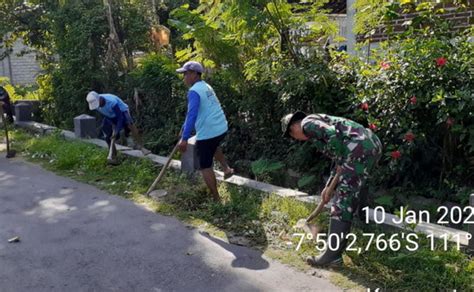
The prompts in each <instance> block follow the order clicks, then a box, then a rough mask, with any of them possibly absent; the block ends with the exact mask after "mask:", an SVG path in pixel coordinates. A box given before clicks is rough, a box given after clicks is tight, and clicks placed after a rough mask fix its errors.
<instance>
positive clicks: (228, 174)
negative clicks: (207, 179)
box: [224, 168, 234, 180]
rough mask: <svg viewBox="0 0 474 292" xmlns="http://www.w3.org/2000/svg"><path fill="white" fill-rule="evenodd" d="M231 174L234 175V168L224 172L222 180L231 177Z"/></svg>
mask: <svg viewBox="0 0 474 292" xmlns="http://www.w3.org/2000/svg"><path fill="white" fill-rule="evenodd" d="M233 175H234V170H233V169H232V168H231V171H229V172H228V173H225V172H224V180H226V179H228V178H230V177H232V176H233Z"/></svg>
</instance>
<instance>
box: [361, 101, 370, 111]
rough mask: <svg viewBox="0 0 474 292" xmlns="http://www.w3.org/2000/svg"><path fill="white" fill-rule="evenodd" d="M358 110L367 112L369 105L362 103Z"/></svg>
mask: <svg viewBox="0 0 474 292" xmlns="http://www.w3.org/2000/svg"><path fill="white" fill-rule="evenodd" d="M360 108H361V109H362V110H363V111H367V110H369V104H368V103H366V102H364V103H363V104H361V105H360Z"/></svg>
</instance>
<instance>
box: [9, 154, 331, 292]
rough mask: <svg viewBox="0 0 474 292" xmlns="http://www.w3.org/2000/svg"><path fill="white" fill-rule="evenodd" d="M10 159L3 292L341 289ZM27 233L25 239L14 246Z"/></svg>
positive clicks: (105, 194) (130, 203)
mask: <svg viewBox="0 0 474 292" xmlns="http://www.w3.org/2000/svg"><path fill="white" fill-rule="evenodd" d="M4 156H5V153H0V157H1V158H0V291H156V292H157V291H338V290H339V289H338V288H336V287H335V286H333V285H332V284H330V283H329V282H328V281H327V280H325V279H322V278H317V277H313V276H310V275H307V274H304V273H300V272H297V271H294V270H292V269H290V268H288V267H286V266H284V265H282V264H280V263H278V262H275V261H272V260H270V259H266V258H263V257H262V255H261V254H260V253H259V252H257V251H254V250H251V249H248V248H245V247H240V246H235V245H229V244H227V243H225V242H222V241H220V240H219V239H215V238H214V239H210V238H208V237H206V236H204V235H201V234H200V233H199V232H198V231H196V230H191V229H188V228H186V226H184V225H183V224H182V223H181V222H180V221H178V220H177V219H175V218H172V217H166V216H161V215H158V214H155V213H153V212H150V211H148V210H146V209H144V208H143V207H141V206H138V205H136V204H134V203H133V202H131V201H127V200H125V199H122V198H120V197H117V196H112V195H109V194H107V193H105V192H103V191H100V190H98V189H96V188H94V187H92V186H89V185H86V184H83V183H78V182H76V181H73V180H71V179H68V178H64V177H60V176H57V175H55V174H53V173H51V172H48V171H45V170H43V169H42V168H41V167H39V166H37V165H33V164H30V163H28V162H25V161H23V160H21V159H19V158H15V159H13V160H6V159H5V158H4ZM13 236H20V238H21V241H20V242H19V243H8V239H9V238H11V237H13Z"/></svg>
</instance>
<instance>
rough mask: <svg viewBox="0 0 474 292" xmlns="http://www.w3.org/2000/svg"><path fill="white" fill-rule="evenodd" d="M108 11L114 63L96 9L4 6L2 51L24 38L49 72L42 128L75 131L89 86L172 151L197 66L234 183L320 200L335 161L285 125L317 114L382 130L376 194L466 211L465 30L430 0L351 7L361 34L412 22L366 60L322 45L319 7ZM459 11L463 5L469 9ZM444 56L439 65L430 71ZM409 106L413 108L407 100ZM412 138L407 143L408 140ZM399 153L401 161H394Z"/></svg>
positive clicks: (177, 4) (42, 85)
mask: <svg viewBox="0 0 474 292" xmlns="http://www.w3.org/2000/svg"><path fill="white" fill-rule="evenodd" d="M108 2H110V3H111V6H112V9H111V11H112V15H113V20H114V23H115V29H116V31H117V33H118V37H119V40H118V41H119V43H120V45H121V46H122V47H123V56H118V55H111V54H110V38H109V33H110V25H109V23H108V20H107V9H106V7H105V6H104V1H98V0H75V1H72V0H71V1H67V0H64V1H53V0H47V1H38V0H36V1H35V0H33V1H19V0H8V1H3V2H2V3H0V15H1V16H2V17H1V18H0V22H1V25H0V27H2V29H1V30H0V33H1V34H2V35H3V38H2V39H3V41H2V42H1V43H0V44H1V45H2V46H3V47H4V48H6V49H8V48H9V47H11V45H12V43H13V41H14V40H16V39H19V38H21V39H22V40H23V41H24V42H25V43H27V44H28V45H30V46H31V47H33V48H34V49H35V50H36V51H37V54H38V58H39V60H40V61H41V65H42V69H43V72H42V74H41V75H40V76H39V77H38V79H37V81H38V87H39V89H38V90H37V91H36V94H37V95H38V96H39V97H40V99H41V100H42V103H43V116H44V118H45V120H46V121H47V122H48V123H51V124H53V125H57V126H61V127H66V128H70V127H72V119H73V117H75V116H77V115H79V114H82V113H90V112H88V109H87V105H86V103H85V102H84V97H85V95H86V93H87V92H88V91H89V90H97V91H99V92H112V93H115V94H117V95H119V96H120V97H122V98H123V99H124V100H125V101H126V102H127V103H128V104H129V105H130V108H131V109H132V113H133V116H134V118H135V119H136V120H137V123H138V125H139V127H140V128H141V129H142V130H143V133H144V135H145V138H146V143H147V146H148V147H149V148H151V149H152V150H154V151H155V152H157V153H159V154H167V153H168V152H169V150H170V149H171V147H172V145H173V144H175V143H176V140H177V133H178V132H179V130H180V127H181V125H182V123H183V120H184V116H185V111H186V88H185V87H184V84H183V82H182V81H181V76H179V75H177V74H176V73H175V69H176V68H177V67H178V64H181V63H182V62H184V61H187V60H189V59H194V60H198V61H201V62H203V63H204V64H205V66H206V68H207V69H208V74H206V75H205V76H204V77H205V79H206V80H207V81H208V82H209V83H210V84H211V85H212V86H213V87H214V89H215V90H216V92H217V94H218V97H219V99H220V101H221V103H222V106H223V108H224V111H225V112H226V115H227V118H228V120H229V123H230V132H229V135H228V137H227V139H226V143H225V145H224V147H225V152H226V154H227V156H228V158H229V160H230V161H231V163H232V165H234V166H235V167H236V169H237V171H238V172H239V173H241V174H244V175H247V176H251V177H255V176H257V178H259V179H263V180H265V181H269V182H272V183H276V184H279V185H284V186H290V187H295V188H296V187H300V188H302V189H303V190H305V191H309V192H317V191H318V190H319V189H320V186H321V183H322V182H323V181H324V177H325V175H326V174H327V172H328V170H329V168H330V163H329V161H328V160H327V159H326V158H324V157H322V156H321V155H320V154H318V153H316V152H315V151H314V149H313V147H312V145H311V144H310V143H305V144H300V143H297V142H294V141H289V140H286V139H283V138H281V137H280V135H281V130H280V122H279V120H280V118H281V117H282V116H283V115H284V114H286V113H288V112H291V111H294V110H303V111H306V112H308V113H315V112H324V113H327V114H332V115H338V116H345V117H349V118H352V119H354V120H356V121H358V122H360V123H362V124H363V125H365V126H369V125H372V126H375V127H376V133H377V135H379V136H380V138H381V139H382V140H383V142H384V145H385V149H384V152H385V156H384V159H383V161H382V162H381V167H380V168H379V170H378V171H377V172H376V175H375V176H374V178H373V179H372V180H371V184H372V186H373V187H375V188H373V189H372V192H371V193H373V191H375V190H376V189H389V190H393V192H392V194H393V195H394V197H399V195H398V194H400V193H401V192H403V193H404V194H405V195H406V196H410V195H423V196H427V197H435V198H437V199H441V200H452V201H456V202H459V203H462V204H464V203H466V200H467V196H468V194H469V192H470V190H472V181H474V179H473V173H474V172H473V167H474V140H473V139H474V129H473V117H472V112H473V100H474V99H473V84H472V80H473V78H472V77H473V76H472V75H473V71H472V68H473V60H474V58H473V51H474V49H473V44H472V42H468V41H467V38H468V37H469V36H470V35H472V32H469V31H468V32H459V31H456V30H452V29H450V24H449V23H448V22H446V21H445V20H443V19H442V18H441V17H440V14H441V13H442V12H443V11H442V9H439V8H438V7H437V6H436V5H434V4H430V2H429V1H428V2H423V3H422V4H420V5H416V4H414V3H413V2H412V1H401V2H400V3H388V2H387V3H386V2H385V1H382V2H381V3H378V2H377V1H368V0H359V1H357V5H358V7H359V10H360V13H358V20H357V24H356V30H357V31H358V32H359V33H361V34H366V35H367V36H370V35H371V33H373V31H374V29H376V28H377V26H378V25H380V24H384V23H385V24H386V23H387V22H386V21H389V20H391V19H393V18H394V17H397V15H399V14H400V13H411V12H417V13H418V16H417V17H415V18H414V19H413V21H412V22H411V23H407V24H406V27H407V30H406V32H405V33H404V34H400V35H391V38H390V39H389V41H388V42H387V43H385V44H382V50H379V51H378V52H377V51H374V52H372V54H371V56H370V59H369V60H367V59H366V58H357V57H353V56H349V55H347V54H345V53H340V52H336V51H335V50H334V48H335V47H334V46H330V45H329V46H328V45H327V44H328V43H329V42H334V40H335V37H337V26H336V25H335V23H333V22H332V21H331V20H330V19H329V18H328V16H327V11H326V10H325V9H324V7H325V6H324V5H325V3H326V2H327V1H323V0H314V1H306V2H305V3H301V4H295V3H292V4H289V3H288V1H282V0H271V1H270V0H259V1H233V0H231V1H216V0H201V1H161V2H160V4H158V5H157V6H155V7H153V6H152V4H151V3H152V2H151V1H133V0H114V1H108ZM458 6H459V9H464V8H465V7H464V4H463V1H459V3H458ZM156 24H163V25H166V26H168V27H169V28H170V30H171V46H169V47H165V48H161V49H156V47H155V46H154V45H153V44H152V43H151V41H150V38H149V32H150V28H151V27H152V26H153V25H156ZM386 28H387V31H388V33H389V34H390V31H391V29H390V25H386ZM7 52H8V50H7ZM121 57H124V58H121ZM438 58H444V59H445V60H447V63H446V65H444V66H437V65H436V59H438ZM110 60H112V61H110ZM382 63H384V64H388V66H389V68H388V69H383V68H382V67H381V64H382ZM18 92H20V91H18ZM413 96H416V99H417V102H416V104H411V103H410V102H409V100H410V98H412V97H413ZM363 103H367V104H368V106H369V108H368V109H367V110H362V109H361V107H360V106H361V104H363ZM450 118H451V119H450ZM447 121H450V122H449V125H448V124H447ZM452 121H454V123H453V124H452V125H451V122H452ZM407 133H411V134H413V135H414V137H415V138H414V141H410V143H408V141H407V140H406V139H405V135H406V134H407ZM393 151H399V152H400V155H401V157H400V158H399V159H398V158H397V159H394V158H392V152H393ZM275 165H277V166H279V167H275ZM282 165H283V167H280V166H282ZM288 169H291V170H293V173H294V172H296V175H295V178H291V177H290V176H289V175H288V172H287V170H288ZM392 194H389V195H392ZM453 194H454V195H453ZM385 195H386V194H385ZM405 203H406V201H403V200H401V199H400V200H394V201H393V204H394V205H398V204H405Z"/></svg>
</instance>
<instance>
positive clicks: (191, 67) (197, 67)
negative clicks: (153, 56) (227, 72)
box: [176, 61, 234, 201]
mask: <svg viewBox="0 0 474 292" xmlns="http://www.w3.org/2000/svg"><path fill="white" fill-rule="evenodd" d="M176 72H178V73H183V75H184V83H185V84H186V86H188V87H190V89H189V91H188V112H187V115H186V121H185V122H184V125H183V129H182V136H181V140H180V142H179V145H178V147H179V150H180V151H181V152H184V151H186V147H187V145H188V139H189V138H190V137H191V133H192V131H193V130H196V148H197V152H198V156H199V166H200V170H201V174H202V177H203V178H204V181H205V183H206V185H207V187H208V188H209V190H210V191H211V194H212V196H213V198H214V200H216V201H219V192H218V190H217V182H216V175H215V173H214V170H213V168H212V163H213V158H214V157H215V158H216V159H217V160H218V161H219V162H220V164H221V166H222V168H223V171H224V177H225V178H228V177H230V176H231V175H232V174H233V173H234V170H233V169H232V168H230V167H229V165H228V164H227V161H226V159H225V157H224V153H223V152H222V149H221V148H220V147H219V145H220V143H221V142H222V140H223V139H224V137H225V135H226V133H227V130H228V127H227V120H226V118H225V115H224V111H223V110H222V107H221V105H220V103H219V100H218V99H217V96H216V94H215V92H214V90H213V89H212V87H211V86H210V85H209V84H207V83H206V82H204V81H203V80H201V74H202V73H203V72H204V68H203V67H202V65H201V64H200V63H198V62H194V61H190V62H187V63H185V64H184V65H183V67H181V68H179V69H178V70H176Z"/></svg>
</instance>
